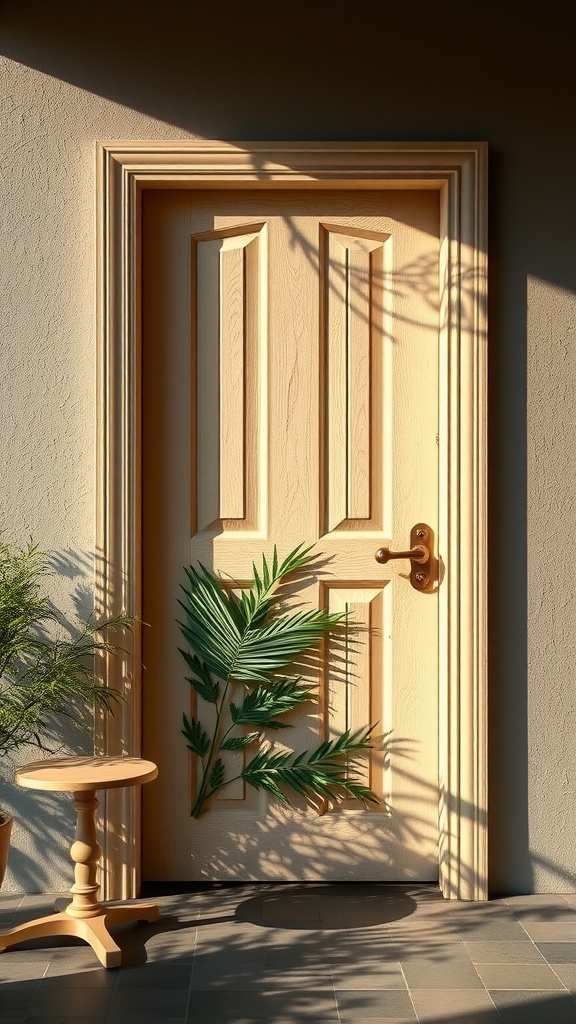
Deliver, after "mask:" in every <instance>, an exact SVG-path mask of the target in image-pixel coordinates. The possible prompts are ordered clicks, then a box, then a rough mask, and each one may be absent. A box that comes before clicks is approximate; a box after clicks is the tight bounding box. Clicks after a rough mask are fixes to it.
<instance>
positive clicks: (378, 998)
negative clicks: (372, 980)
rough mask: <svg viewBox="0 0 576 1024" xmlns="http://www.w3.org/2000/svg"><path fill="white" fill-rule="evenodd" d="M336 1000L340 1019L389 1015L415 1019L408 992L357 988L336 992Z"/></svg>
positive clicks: (385, 1018)
mask: <svg viewBox="0 0 576 1024" xmlns="http://www.w3.org/2000/svg"><path fill="white" fill-rule="evenodd" d="M336 1001H337V1003H338V1010H339V1013H340V1016H341V1018H342V1019H344V1018H346V1019H347V1020H364V1019H365V1018H366V1017H376V1019H378V1018H380V1019H381V1020H387V1019H388V1018H390V1017H405V1018H406V1019H407V1020H410V1019H411V1020H416V1014H415V1013H414V1008H413V1005H412V1000H411V999H410V995H409V993H408V992H399V991H387V992H377V991H375V990H374V989H358V990H356V991H354V992H338V993H337V995H336Z"/></svg>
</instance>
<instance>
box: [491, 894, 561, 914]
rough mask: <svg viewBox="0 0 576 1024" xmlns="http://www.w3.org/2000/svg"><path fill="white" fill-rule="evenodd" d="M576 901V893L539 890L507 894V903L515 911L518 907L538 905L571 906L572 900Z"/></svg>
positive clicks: (534, 906) (533, 907) (535, 906)
mask: <svg viewBox="0 0 576 1024" xmlns="http://www.w3.org/2000/svg"><path fill="white" fill-rule="evenodd" d="M571 899H572V900H574V901H576V893H573V894H570V893H568V894H566V893H556V892H538V893H531V894H529V893H528V894H524V895H522V894H521V895H518V896H506V897H505V903H506V905H507V906H508V907H510V908H511V909H512V910H513V911H514V912H516V908H520V907H525V908H528V909H530V908H532V909H535V908H537V907H549V906H558V907H563V906H566V905H568V906H570V900H571Z"/></svg>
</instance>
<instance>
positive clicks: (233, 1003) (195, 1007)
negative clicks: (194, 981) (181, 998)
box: [187, 990, 290, 1024]
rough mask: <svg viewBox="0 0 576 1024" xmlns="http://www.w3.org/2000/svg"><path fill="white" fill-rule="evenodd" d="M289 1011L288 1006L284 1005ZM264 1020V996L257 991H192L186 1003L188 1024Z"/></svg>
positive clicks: (218, 1023)
mask: <svg viewBox="0 0 576 1024" xmlns="http://www.w3.org/2000/svg"><path fill="white" fill-rule="evenodd" d="M285 1009H286V1011H289V1009H290V1007H289V1006H286V1007H285ZM257 1019H261V1020H266V1019H267V1018H266V1006H265V996H264V994H263V993H258V992H238V991H236V992H235V991H232V990H230V991H228V992H202V991H197V992H194V993H193V994H192V995H191V997H190V1002H189V1005H188V1016H187V1020H188V1021H189V1022H190V1024H207V1022H208V1021H210V1024H220V1022H224V1021H234V1020H257Z"/></svg>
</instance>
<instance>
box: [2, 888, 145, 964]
mask: <svg viewBox="0 0 576 1024" xmlns="http://www.w3.org/2000/svg"><path fill="white" fill-rule="evenodd" d="M159 916H160V912H159V910H158V906H157V904H155V903H140V904H138V903H131V904H124V905H121V906H116V907H114V906H112V907H106V906H103V907H102V913H101V914H98V915H97V916H96V917H71V916H70V914H67V913H66V911H65V910H63V911H61V912H60V913H58V914H50V915H49V916H48V917H40V918H37V920H36V921H28V922H27V923H26V924H20V925H18V926H17V927H16V928H10V929H9V931H6V932H2V933H0V952H2V951H3V950H5V949H8V948H9V947H10V946H15V945H16V944H17V943H19V942H28V940H29V939H43V938H46V937H48V936H50V935H73V936H75V937H76V938H78V939H84V941H85V942H88V943H89V944H90V945H91V946H92V949H93V950H94V952H95V953H96V956H97V957H98V959H99V961H100V963H101V964H102V965H103V966H104V967H120V964H121V962H122V951H121V949H120V946H118V945H117V944H116V942H114V939H113V938H112V936H111V935H110V932H109V931H108V926H109V925H113V924H119V923H121V922H125V921H148V922H152V921H157V920H158V917H159Z"/></svg>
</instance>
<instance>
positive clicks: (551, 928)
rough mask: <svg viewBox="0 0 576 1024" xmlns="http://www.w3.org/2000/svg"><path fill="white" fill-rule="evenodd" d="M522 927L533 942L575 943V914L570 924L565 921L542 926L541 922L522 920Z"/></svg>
mask: <svg viewBox="0 0 576 1024" xmlns="http://www.w3.org/2000/svg"><path fill="white" fill-rule="evenodd" d="M522 926H523V928H524V930H525V932H526V933H527V934H528V935H529V936H530V938H531V939H532V941H533V942H576V913H575V914H574V921H573V923H571V924H567V923H566V922H565V921H556V922H553V923H551V922H548V923H546V924H543V923H542V922H541V921H524V920H523V921H522Z"/></svg>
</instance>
